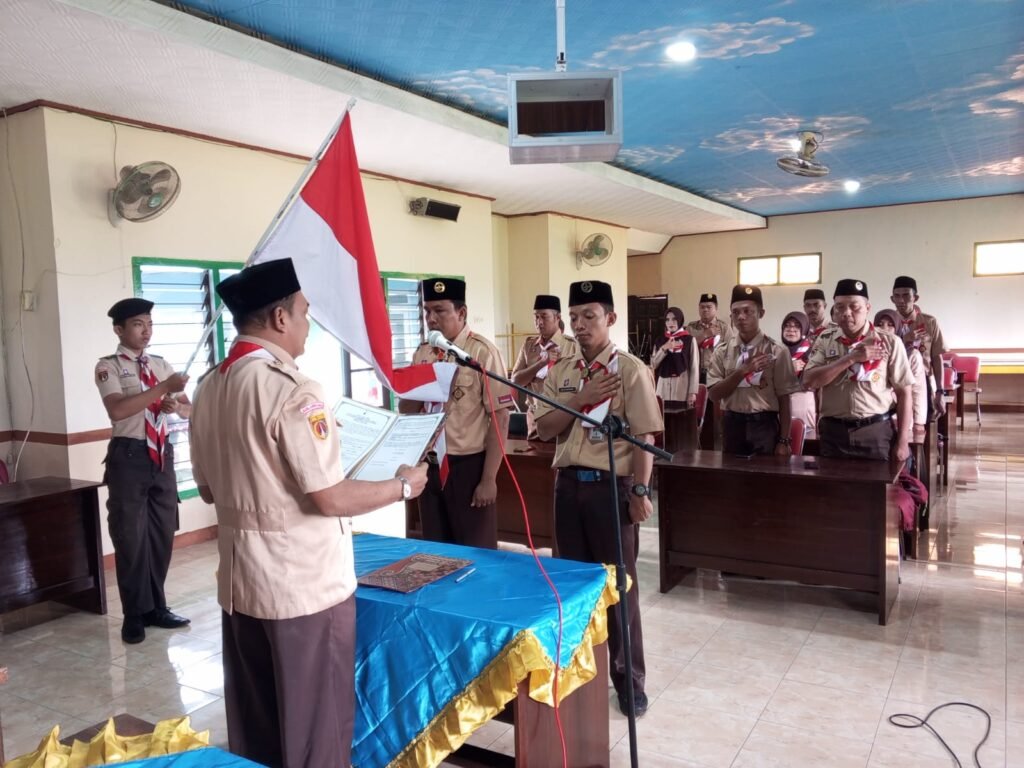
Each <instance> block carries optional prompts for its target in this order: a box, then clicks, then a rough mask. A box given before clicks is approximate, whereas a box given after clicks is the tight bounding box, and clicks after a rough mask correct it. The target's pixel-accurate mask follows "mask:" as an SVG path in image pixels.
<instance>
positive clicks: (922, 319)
mask: <svg viewBox="0 0 1024 768" xmlns="http://www.w3.org/2000/svg"><path fill="white" fill-rule="evenodd" d="M897 314H898V313H897ZM900 319H901V320H903V323H904V325H903V338H904V340H905V341H906V342H907V343H909V344H911V345H912V346H914V347H915V348H916V349H918V350H919V351H920V352H921V357H923V358H924V367H925V370H926V371H927V372H928V373H931V372H932V346H936V347H938V350H939V353H940V354H941V353H943V352H948V351H949V348H948V347H947V346H946V340H945V339H943V338H942V330H941V329H940V328H939V321H938V320H936V319H935V317H934V316H932V315H926V314H925V313H924V312H922V311H921V310H920V309H919V308H918V307H914V314H913V315H911V316H910V318H909V319H907V318H905V317H903V316H902V315H900ZM918 329H921V330H923V331H924V335H923V336H921V338H919V339H918V338H915V334H916V333H917V331H918Z"/></svg>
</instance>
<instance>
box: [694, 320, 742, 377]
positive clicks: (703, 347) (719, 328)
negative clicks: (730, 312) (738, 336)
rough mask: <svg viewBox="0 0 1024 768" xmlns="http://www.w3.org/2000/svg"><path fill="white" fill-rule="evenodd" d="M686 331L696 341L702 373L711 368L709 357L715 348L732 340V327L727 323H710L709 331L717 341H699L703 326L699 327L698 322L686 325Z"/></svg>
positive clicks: (711, 339) (715, 321)
mask: <svg viewBox="0 0 1024 768" xmlns="http://www.w3.org/2000/svg"><path fill="white" fill-rule="evenodd" d="M686 330H688V331H689V332H690V334H691V335H692V336H694V337H695V338H696V339H698V341H697V349H699V350H700V369H701V370H702V371H706V370H708V369H709V368H710V367H711V355H712V353H714V351H715V347H717V346H718V345H719V344H724V343H725V342H727V341H728V340H729V339H731V338H732V327H730V325H729V324H728V323H724V322H722V321H721V320H717V319H716V320H714V321H712V323H711V326H710V330H711V331H713V332H714V334H715V336H717V337H718V339H717V340H716V339H715V338H714V337H712V338H710V339H706V340H704V341H703V342H702V341H699V339H700V336H701V334H703V333H704V326H703V325H701V322H700V320H694V321H693V322H692V323H687V324H686ZM708 386H710V385H708Z"/></svg>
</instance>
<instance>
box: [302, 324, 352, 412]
mask: <svg viewBox="0 0 1024 768" xmlns="http://www.w3.org/2000/svg"><path fill="white" fill-rule="evenodd" d="M341 352H342V350H341V344H339V343H338V341H337V339H335V338H334V337H333V336H331V334H329V333H328V332H327V331H325V330H324V329H323V328H321V327H320V326H319V325H317V324H316V323H315V322H314V321H313V320H310V321H309V338H307V339H306V351H305V352H303V353H302V354H301V355H300V356H299V357H298V358H296V360H295V362H296V364H297V365H298V366H299V370H300V371H302V372H303V373H304V374H306V375H307V376H309V377H310V378H311V379H315V380H316V381H318V382H320V385H321V386H322V387H323V388H324V395H326V397H327V402H326V403H325V405H326V406H327V407H328V408H333V407H334V404H335V403H337V402H338V400H339V399H340V398H341V396H342V394H343V393H344V391H345V389H344V385H343V381H344V377H343V374H342V369H341Z"/></svg>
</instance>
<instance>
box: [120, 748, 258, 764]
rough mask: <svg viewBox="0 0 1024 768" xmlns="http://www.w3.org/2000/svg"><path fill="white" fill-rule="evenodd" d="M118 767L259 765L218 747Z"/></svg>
mask: <svg viewBox="0 0 1024 768" xmlns="http://www.w3.org/2000/svg"><path fill="white" fill-rule="evenodd" d="M118 765H120V766H121V767H122V768H259V764H258V763H254V762H252V761H251V760H246V759H245V758H244V757H236V756H235V755H232V754H230V753H229V752H225V751H224V750H222V749H217V748H216V747H206V748H205V749H193V750H191V751H189V752H179V753H178V754H176V755H164V756H163V757H150V758H147V759H146V760H133V761H131V762H130V763H118Z"/></svg>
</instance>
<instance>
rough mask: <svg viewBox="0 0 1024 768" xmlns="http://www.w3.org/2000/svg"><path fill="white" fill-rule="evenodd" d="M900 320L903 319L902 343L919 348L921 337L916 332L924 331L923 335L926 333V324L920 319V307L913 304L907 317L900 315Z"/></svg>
mask: <svg viewBox="0 0 1024 768" xmlns="http://www.w3.org/2000/svg"><path fill="white" fill-rule="evenodd" d="M900 320H902V321H903V343H904V344H907V345H909V346H911V347H913V348H914V349H918V350H919V349H921V342H922V341H923V339H922V338H921V337H920V336H918V335H917V332H918V331H924V333H925V335H927V333H928V326H927V325H925V322H924V320H922V319H921V308H920V307H916V306H915V307H914V311H913V312H911V313H910V317H909V318H908V317H903V315H900Z"/></svg>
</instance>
